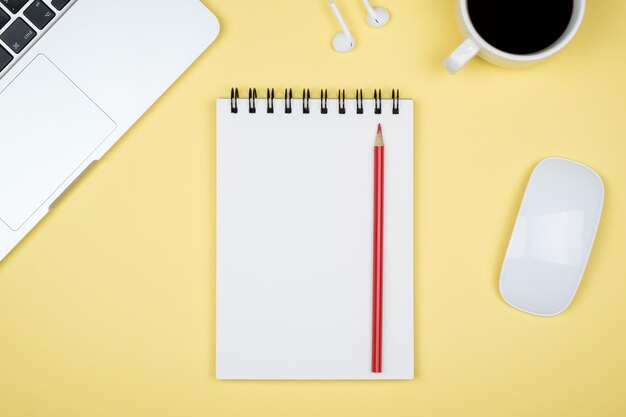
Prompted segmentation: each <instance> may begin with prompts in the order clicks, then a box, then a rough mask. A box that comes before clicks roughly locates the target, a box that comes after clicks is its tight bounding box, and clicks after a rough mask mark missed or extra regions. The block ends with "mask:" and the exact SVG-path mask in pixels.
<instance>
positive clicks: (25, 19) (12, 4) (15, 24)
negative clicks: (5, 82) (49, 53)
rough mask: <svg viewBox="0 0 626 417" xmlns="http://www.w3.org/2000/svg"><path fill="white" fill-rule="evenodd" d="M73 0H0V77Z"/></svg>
mask: <svg viewBox="0 0 626 417" xmlns="http://www.w3.org/2000/svg"><path fill="white" fill-rule="evenodd" d="M74 2H75V1H72V0H0V77H2V75H3V74H4V73H5V72H6V71H8V69H9V67H11V66H13V65H14V64H15V63H16V62H17V61H18V60H19V58H20V57H21V56H22V55H24V52H26V50H27V49H28V47H30V46H32V45H33V44H34V43H35V42H36V41H37V40H38V39H39V38H40V37H41V36H42V35H43V34H44V32H45V31H47V30H48V29H49V28H50V27H51V26H52V25H53V24H54V23H56V21H57V20H58V19H59V17H60V16H61V14H62V13H64V12H65V11H66V10H67V9H69V7H70V3H74Z"/></svg>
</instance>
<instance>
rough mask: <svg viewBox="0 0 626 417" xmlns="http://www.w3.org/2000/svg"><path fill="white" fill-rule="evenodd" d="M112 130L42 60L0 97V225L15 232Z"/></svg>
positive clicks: (112, 126)
mask: <svg viewBox="0 0 626 417" xmlns="http://www.w3.org/2000/svg"><path fill="white" fill-rule="evenodd" d="M115 127H116V125H115V122H113V120H111V119H110V118H109V117H108V116H107V115H106V114H105V113H104V112H103V111H102V110H100V108H99V107H98V106H97V105H96V104H95V103H94V102H93V101H91V99H90V98H89V97H87V96H86V95H85V94H84V93H83V92H82V91H81V90H80V89H79V88H78V87H77V86H76V85H75V84H74V83H73V82H72V81H71V80H70V79H69V78H67V77H66V76H65V74H63V73H62V72H61V71H60V70H59V69H58V68H57V67H56V66H55V65H54V64H53V63H52V62H50V60H48V58H46V57H45V56H44V55H39V56H37V57H36V58H35V59H34V60H33V62H31V63H30V64H29V65H28V67H26V69H25V70H24V71H22V73H21V74H20V75H18V76H17V78H16V79H15V80H14V81H13V82H12V83H11V84H9V86H8V87H7V88H6V89H5V90H4V91H2V92H0V219H1V220H2V221H3V222H4V223H6V224H7V226H9V227H10V228H11V229H12V230H18V229H19V228H20V227H21V226H22V225H23V224H24V223H25V222H26V220H28V218H29V217H30V216H32V215H33V214H34V213H35V212H36V211H37V210H38V209H39V208H40V207H41V205H42V204H43V203H44V202H45V201H46V200H47V199H48V198H50V196H51V195H52V194H53V193H54V192H55V191H56V190H57V189H58V188H59V186H61V184H62V183H63V182H64V181H65V180H67V179H68V178H69V177H70V176H71V175H72V173H74V171H76V169H78V168H79V167H80V165H81V164H82V163H83V162H85V161H86V160H87V159H88V158H89V155H91V154H92V153H93V151H94V150H95V149H96V148H97V147H98V145H99V144H101V143H102V142H103V141H104V140H105V139H106V137H107V136H108V135H109V134H111V132H113V130H114V129H115Z"/></svg>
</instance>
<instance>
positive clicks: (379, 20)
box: [363, 0, 389, 28]
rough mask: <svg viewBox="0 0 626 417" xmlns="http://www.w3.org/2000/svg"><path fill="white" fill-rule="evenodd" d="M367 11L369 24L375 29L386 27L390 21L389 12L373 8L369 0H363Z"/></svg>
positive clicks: (380, 8) (381, 8) (382, 8)
mask: <svg viewBox="0 0 626 417" xmlns="http://www.w3.org/2000/svg"><path fill="white" fill-rule="evenodd" d="M363 5H364V6H365V8H366V9H367V24H368V25H370V26H371V27H374V28H379V27H382V26H385V24H386V23H387V22H388V21H389V10H387V9H385V8H384V7H372V5H371V4H370V2H369V1H368V0H363Z"/></svg>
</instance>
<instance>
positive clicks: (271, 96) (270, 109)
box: [267, 88, 274, 113]
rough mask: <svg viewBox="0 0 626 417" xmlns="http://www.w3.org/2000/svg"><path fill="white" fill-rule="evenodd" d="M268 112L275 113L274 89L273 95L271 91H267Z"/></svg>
mask: <svg viewBox="0 0 626 417" xmlns="http://www.w3.org/2000/svg"><path fill="white" fill-rule="evenodd" d="M267 112H268V113H274V89H273V88H272V90H271V94H270V89H269V88H268V89H267Z"/></svg>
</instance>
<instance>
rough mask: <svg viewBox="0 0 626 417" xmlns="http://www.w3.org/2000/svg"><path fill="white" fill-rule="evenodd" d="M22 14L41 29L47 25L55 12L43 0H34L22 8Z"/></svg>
mask: <svg viewBox="0 0 626 417" xmlns="http://www.w3.org/2000/svg"><path fill="white" fill-rule="evenodd" d="M24 16H26V17H27V18H28V20H30V21H31V22H32V23H33V25H35V26H36V27H37V28H38V29H40V30H41V29H43V28H45V27H46V26H48V23H50V22H51V21H52V19H54V16H55V14H54V12H53V11H52V9H50V8H49V7H48V6H46V4H45V3H44V2H43V1H36V2H34V3H32V4H31V5H30V6H28V7H27V8H26V10H24Z"/></svg>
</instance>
